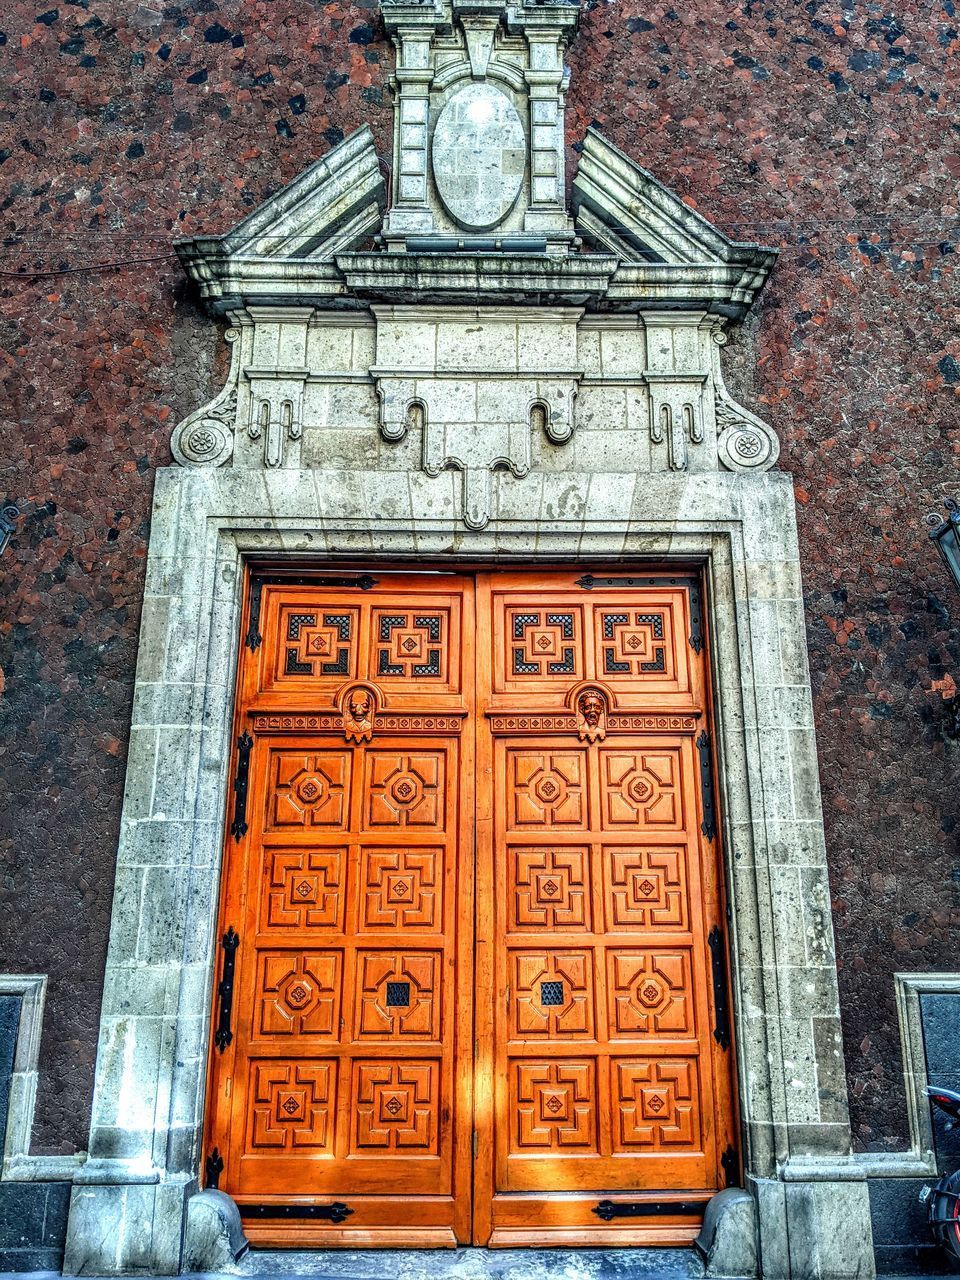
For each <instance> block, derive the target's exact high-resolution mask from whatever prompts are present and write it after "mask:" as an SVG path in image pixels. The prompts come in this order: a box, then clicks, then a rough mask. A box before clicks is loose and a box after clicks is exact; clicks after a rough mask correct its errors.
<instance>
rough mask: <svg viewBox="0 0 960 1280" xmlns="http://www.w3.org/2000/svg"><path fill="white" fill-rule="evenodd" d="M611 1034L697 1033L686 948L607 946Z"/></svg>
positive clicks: (630, 1035)
mask: <svg viewBox="0 0 960 1280" xmlns="http://www.w3.org/2000/svg"><path fill="white" fill-rule="evenodd" d="M607 990H608V992H609V1000H610V1014H609V1017H610V1034H611V1036H614V1035H617V1036H627V1037H631V1038H633V1037H636V1036H645V1035H649V1036H657V1037H663V1036H666V1037H674V1036H693V1035H694V1034H695V1028H694V1017H693V990H692V987H691V981H690V955H689V952H687V951H685V950H684V951H667V950H665V949H663V948H659V947H658V948H656V949H651V950H649V951H648V950H646V949H645V950H642V951H641V950H639V949H638V950H632V949H631V950H629V951H627V950H619V949H616V950H615V949H613V948H611V949H610V950H609V951H608V952H607Z"/></svg>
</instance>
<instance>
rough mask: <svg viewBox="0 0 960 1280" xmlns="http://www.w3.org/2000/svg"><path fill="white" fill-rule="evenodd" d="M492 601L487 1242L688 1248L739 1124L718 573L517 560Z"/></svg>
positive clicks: (484, 773)
mask: <svg viewBox="0 0 960 1280" xmlns="http://www.w3.org/2000/svg"><path fill="white" fill-rule="evenodd" d="M531 602H533V603H531ZM477 607H478V619H479V623H478V636H479V653H478V664H479V673H480V677H479V700H480V701H479V712H480V714H479V717H478V719H479V722H480V739H479V755H478V770H479V773H480V776H481V779H482V785H481V786H480V789H479V795H478V804H479V809H478V836H479V840H478V864H477V866H478V882H477V885H478V887H477V894H478V953H477V954H478V981H477V1000H478V1005H477V1043H478V1046H479V1047H480V1056H479V1058H478V1062H477V1076H476V1089H477V1120H478V1129H479V1131H480V1133H479V1136H480V1141H479V1150H480V1153H481V1155H480V1158H479V1160H478V1163H477V1169H476V1177H477V1181H476V1187H477V1205H476V1216H475V1238H476V1239H477V1240H478V1242H488V1241H489V1242H490V1243H493V1244H495V1245H496V1244H503V1245H507V1244H530V1243H535V1242H542V1241H544V1240H551V1241H553V1242H554V1243H603V1242H615V1241H616V1242H620V1243H624V1242H636V1243H644V1242H647V1243H654V1242H657V1243H679V1242H683V1241H684V1240H689V1239H690V1238H691V1237H692V1236H693V1235H694V1234H695V1232H696V1229H697V1226H698V1225H699V1216H700V1214H701V1212H702V1208H703V1204H704V1203H705V1201H706V1200H707V1199H708V1198H709V1197H710V1195H711V1194H713V1193H714V1192H715V1191H716V1190H717V1189H718V1188H720V1187H722V1186H724V1185H725V1184H726V1171H725V1168H724V1166H723V1164H722V1161H723V1159H724V1152H725V1151H726V1148H727V1146H728V1144H729V1143H730V1142H731V1141H732V1136H733V1131H732V1127H733V1117H732V1096H731V1066H730V1062H729V1056H730V1054H729V1049H728V1047H727V1046H728V1044H729V1034H728V1028H727V1027H726V1026H725V1024H724V1018H725V1008H724V1007H721V1008H717V1007H716V1005H717V1004H720V1005H723V998H722V997H721V998H720V999H719V1000H717V999H715V995H714V986H713V976H714V975H713V971H712V968H713V966H712V953H711V951H710V949H709V947H708V943H707V940H708V935H710V934H711V931H713V930H717V931H718V932H717V933H716V934H715V935H714V939H715V948H716V950H717V956H718V959H719V960H720V961H721V963H722V952H721V951H720V949H719V947H716V943H717V941H718V940H719V938H720V932H719V931H720V930H721V929H722V912H721V903H720V891H719V875H718V867H717V850H716V845H715V832H714V815H713V807H712V798H711V792H710V789H709V776H710V759H709V753H710V748H709V740H708V738H707V736H706V734H705V733H704V729H705V721H706V712H707V701H706V699H707V688H706V678H705V674H706V673H705V662H704V656H703V653H702V648H703V645H702V639H701V629H700V619H699V591H698V587H697V584H696V583H695V582H694V581H693V580H692V579H691V580H683V581H681V580H679V579H669V578H652V579H646V580H643V579H607V580H604V579H599V578H598V579H593V578H590V577H587V578H586V579H581V580H580V581H579V582H578V581H577V580H576V575H575V574H574V573H572V572H568V573H555V574H541V575H538V576H537V577H536V579H534V578H532V577H531V576H530V575H526V574H524V575H521V574H514V575H510V574H497V575H490V576H489V577H484V578H481V580H480V583H479V587H478V605H477ZM701 735H703V736H701ZM698 740H699V742H700V747H699V748H698V746H697V742H698ZM702 779H703V780H704V781H705V782H706V790H702V786H701V782H702ZM487 780H489V782H490V783H491V784H492V785H490V786H487V785H483V784H484V783H486V782H487ZM721 1041H722V1043H721ZM730 1154H731V1156H732V1149H731V1153H730ZM726 1159H727V1164H728V1166H729V1162H730V1156H727V1157H726ZM731 1172H732V1170H731ZM655 1204H658V1205H659V1206H660V1208H659V1210H657V1211H654V1205H655ZM664 1208H666V1211H664Z"/></svg>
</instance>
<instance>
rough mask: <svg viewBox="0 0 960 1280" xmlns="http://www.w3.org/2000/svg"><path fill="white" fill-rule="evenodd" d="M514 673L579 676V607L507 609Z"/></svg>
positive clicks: (512, 669)
mask: <svg viewBox="0 0 960 1280" xmlns="http://www.w3.org/2000/svg"><path fill="white" fill-rule="evenodd" d="M507 625H508V627H509V635H510V654H511V659H510V674H511V675H512V676H536V677H542V676H577V675H579V674H580V673H581V672H582V670H583V653H582V646H583V640H582V633H581V619H580V612H579V610H570V611H566V610H565V611H563V612H551V611H549V610H536V611H530V612H526V611H523V610H519V609H509V610H508V611H507Z"/></svg>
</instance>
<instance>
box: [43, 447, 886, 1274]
mask: <svg viewBox="0 0 960 1280" xmlns="http://www.w3.org/2000/svg"><path fill="white" fill-rule="evenodd" d="M361 479H362V480H363V482H364V483H363V484H359V483H358V484H356V485H353V484H346V483H344V482H343V480H342V478H339V477H335V476H333V474H332V473H324V472H317V473H315V474H314V473H310V472H293V471H290V472H288V471H274V472H271V471H265V472H263V473H262V474H261V473H258V474H257V475H256V476H250V475H247V474H246V473H245V472H244V471H242V470H233V469H230V468H221V469H216V470H215V469H193V470H188V469H185V468H184V469H181V468H169V469H166V470H160V471H159V472H158V473H157V479H156V490H155V497H154V509H153V523H152V530H151V544H150V556H149V558H148V563H147V573H146V586H145V596H144V608H143V616H142V622H141V632H140V651H139V658H138V667H137V683H136V688H135V696H134V715H133V724H132V728H131V734H130V748H129V755H128V763H127V784H126V791H125V800H124V808H123V814H122V819H121V836H120V847H119V853H118V865H117V880H116V889H115V894H114V901H113V919H112V929H111V942H110V949H109V953H108V959H107V966H106V974H105V993H104V1002H103V1009H102V1015H101V1028H100V1047H99V1056H98V1063H97V1072H96V1080H95V1087H94V1102H93V1116H92V1121H91V1131H90V1144H89V1149H90V1158H89V1160H88V1161H87V1163H86V1165H85V1166H84V1169H83V1170H82V1171H81V1173H80V1174H79V1175H78V1177H77V1179H76V1181H75V1184H74V1190H73V1198H72V1202H71V1213H70V1223H69V1227H68V1239H67V1252H66V1259H65V1269H66V1271H67V1272H68V1273H69V1272H71V1271H76V1270H82V1269H85V1270H87V1271H88V1272H89V1271H91V1270H98V1269H102V1270H105V1271H114V1272H115V1271H121V1270H124V1269H126V1270H153V1271H155V1272H157V1273H160V1274H170V1273H173V1272H176V1271H177V1270H178V1268H179V1266H180V1259H181V1251H182V1241H183V1230H184V1223H185V1221H186V1206H187V1202H188V1201H189V1199H190V1197H191V1196H192V1195H193V1194H195V1192H196V1189H197V1178H198V1172H199V1160H200V1152H201V1146H202V1123H203V1095H204V1081H205V1074H206V1045H207V1042H208V1038H209V1025H208V1024H209V1009H210V993H211V990H212V983H213V980H214V969H213V956H214V953H215V947H214V931H215V922H216V903H217V891H218V887H219V867H220V856H221V854H220V850H221V833H222V831H223V823H224V816H225V800H226V796H227V791H228V788H227V782H228V775H227V770H228V759H229V754H230V753H229V734H230V728H231V722H232V709H233V686H234V674H235V664H236V636H237V635H238V631H239V610H240V607H241V597H242V582H243V566H244V562H245V560H247V559H251V558H261V557H272V558H284V557H287V558H289V559H290V560H297V561H301V562H303V561H310V562H312V563H314V564H316V565H318V566H319V565H324V564H325V565H330V564H333V563H338V562H343V561H346V560H353V561H355V562H356V561H363V562H364V563H371V562H376V561H381V562H383V561H387V562H389V563H391V564H393V565H395V566H397V567H399V566H400V565H401V564H403V563H407V564H411V563H415V562H416V561H417V560H419V559H424V558H429V559H430V560H432V561H434V562H438V561H439V562H443V563H449V564H450V566H451V568H456V567H459V566H460V565H462V564H464V563H467V562H473V563H485V564H490V565H493V564H497V563H504V562H510V561H512V562H514V563H523V562H525V563H527V564H530V565H533V566H535V565H537V564H546V563H558V562H559V563H568V564H569V563H570V562H576V563H577V564H582V565H584V567H585V568H587V567H591V566H594V565H597V564H607V565H612V564H624V563H631V564H638V563H645V562H646V563H650V562H656V563H660V564H663V563H670V562H675V563H676V562H681V561H682V562H684V563H687V564H689V563H701V564H703V565H704V572H705V576H706V579H707V583H708V589H709V594H710V598H711V600H712V602H713V610H712V612H711V614H710V616H709V618H708V626H709V628H710V636H711V648H712V652H713V654H714V668H713V681H714V688H715V691H716V707H717V717H716V731H717V760H718V768H719V773H718V788H719V801H720V805H721V811H722V815H723V828H722V830H723V837H724V848H725V872H726V877H725V878H726V884H727V890H728V895H729V902H730V908H731V917H732V918H731V923H730V951H731V981H732V992H733V1008H734V1012H735V1015H736V1016H735V1036H736V1046H737V1062H738V1085H739V1097H740V1108H741V1112H740V1113H741V1122H742V1123H741V1128H742V1137H743V1141H742V1150H743V1158H744V1171H745V1184H746V1186H747V1188H748V1190H750V1192H751V1194H752V1198H753V1202H754V1206H755V1209H754V1212H755V1215H756V1221H757V1223H758V1229H759V1244H760V1251H761V1257H762V1263H763V1267H764V1271H765V1273H766V1274H767V1275H768V1276H771V1277H773V1276H790V1275H793V1274H800V1273H801V1272H802V1273H804V1274H820V1273H821V1271H822V1263H821V1262H820V1259H821V1258H822V1257H827V1256H830V1257H833V1258H834V1263H833V1264H832V1270H833V1273H834V1274H835V1275H840V1274H864V1271H865V1270H866V1271H869V1269H870V1264H869V1262H868V1261H867V1253H866V1251H867V1250H868V1248H869V1241H870V1238H871V1232H870V1220H869V1203H868V1199H867V1189H866V1183H865V1178H864V1174H863V1171H862V1169H861V1168H860V1167H859V1166H858V1164H857V1162H856V1161H855V1160H854V1159H853V1157H852V1155H851V1135H850V1123H849V1112H848V1106H847V1096H846V1079H845V1074H844V1062H843V1052H842V1044H841V1039H840V1012H839V996H838V987H837V974H836V961H835V955H834V948H833V936H832V922H831V915H830V895H829V884H828V877H827V861H826V849H825V840H824V832H823V820H822V812H821V805H820V794H819V780H818V772H817V755H816V742H815V735H814V729H813V712H812V698H811V690H810V678H809V670H808V666H807V652H806V634H805V628H804V615H803V601H802V589H801V581H800V565H799V550H798V543H797V533H796V523H795V509H794V498H793V488H792V481H791V479H790V477H789V476H788V475H785V474H782V473H778V472H769V473H767V474H764V475H736V474H726V473H722V472H721V473H705V474H702V475H697V474H686V473H683V474H657V475H656V476H649V477H648V476H640V477H632V478H631V483H630V484H629V485H625V486H624V487H623V488H622V489H618V488H617V487H616V486H613V487H606V486H604V485H602V484H598V483H597V482H596V477H594V478H593V479H592V480H591V481H590V483H589V485H586V484H585V485H584V486H583V490H582V492H583V494H584V496H583V499H582V503H581V504H580V507H579V508H578V513H577V516H576V518H567V519H560V520H558V519H557V518H556V515H555V514H554V512H553V511H552V510H545V511H544V513H543V514H535V513H537V510H538V509H537V506H536V505H534V506H533V509H532V513H531V516H530V518H529V519H522V520H509V521H499V520H493V521H491V522H490V524H489V525H488V526H486V528H484V529H483V530H466V531H465V530H464V529H463V528H462V526H460V525H459V524H458V523H457V522H456V521H455V520H454V519H453V518H452V517H448V516H447V515H446V514H443V512H444V511H445V509H446V508H445V507H444V506H443V504H441V505H440V507H439V508H434V510H438V509H439V510H440V511H441V514H440V515H437V516H434V517H430V518H418V517H414V515H413V514H412V513H413V511H414V510H418V509H420V498H417V499H414V498H413V497H412V496H411V494H410V492H409V491H408V489H406V488H404V491H403V492H404V495H405V497H404V499H403V501H401V499H400V498H398V499H397V501H396V503H394V504H392V505H391V507H390V509H389V510H384V508H383V506H382V504H381V503H380V502H379V501H378V500H377V497H376V492H375V486H376V485H377V484H379V483H380V477H379V476H376V475H370V476H364V477H362V478H361ZM449 480H450V485H449V488H450V493H449V503H450V505H451V507H452V504H453V488H452V486H453V483H454V480H455V478H453V477H451V478H449ZM368 481H369V483H370V485H372V486H374V488H372V489H370V492H369V493H368V492H366V491H365V486H366V485H367V482H368ZM634 481H635V482H634ZM404 483H405V484H406V481H405V482H404ZM429 483H430V484H434V485H438V486H439V485H440V484H441V481H430V482H429ZM445 501H446V499H445ZM404 502H405V503H406V506H405V507H404V505H403V503H404ZM371 513H373V514H371ZM807 938H809V939H811V944H810V946H809V947H808V946H807V943H806V941H805V939H807ZM145 970H146V971H148V974H149V980H147V977H146V976H145ZM105 1222H111V1223H114V1224H115V1227H114V1229H113V1230H112V1231H111V1232H110V1240H109V1254H108V1253H106V1252H104V1250H105V1248H106V1246H105V1245H104V1246H102V1247H101V1245H99V1244H98V1243H97V1242H98V1241H102V1240H104V1232H103V1224H104V1223H105ZM838 1240H843V1241H844V1242H845V1243H844V1250H845V1252H844V1255H843V1257H842V1258H841V1257H837V1255H836V1248H837V1242H838Z"/></svg>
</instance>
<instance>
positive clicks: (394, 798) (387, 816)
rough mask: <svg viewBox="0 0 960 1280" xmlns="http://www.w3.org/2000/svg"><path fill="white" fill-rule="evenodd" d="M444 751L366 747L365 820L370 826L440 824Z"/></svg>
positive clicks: (440, 827) (435, 826)
mask: <svg viewBox="0 0 960 1280" xmlns="http://www.w3.org/2000/svg"><path fill="white" fill-rule="evenodd" d="M443 762H444V753H443V752H439V751H438V752H432V753H430V754H427V753H421V754H418V755H407V754H405V753H404V754H401V753H399V752H386V751H368V752H367V756H366V767H367V786H366V791H367V804H368V811H367V822H368V824H369V826H370V827H373V828H376V827H428V828H431V829H432V830H434V831H442V830H443V825H444V801H445V798H446V797H445V795H444V765H443Z"/></svg>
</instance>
